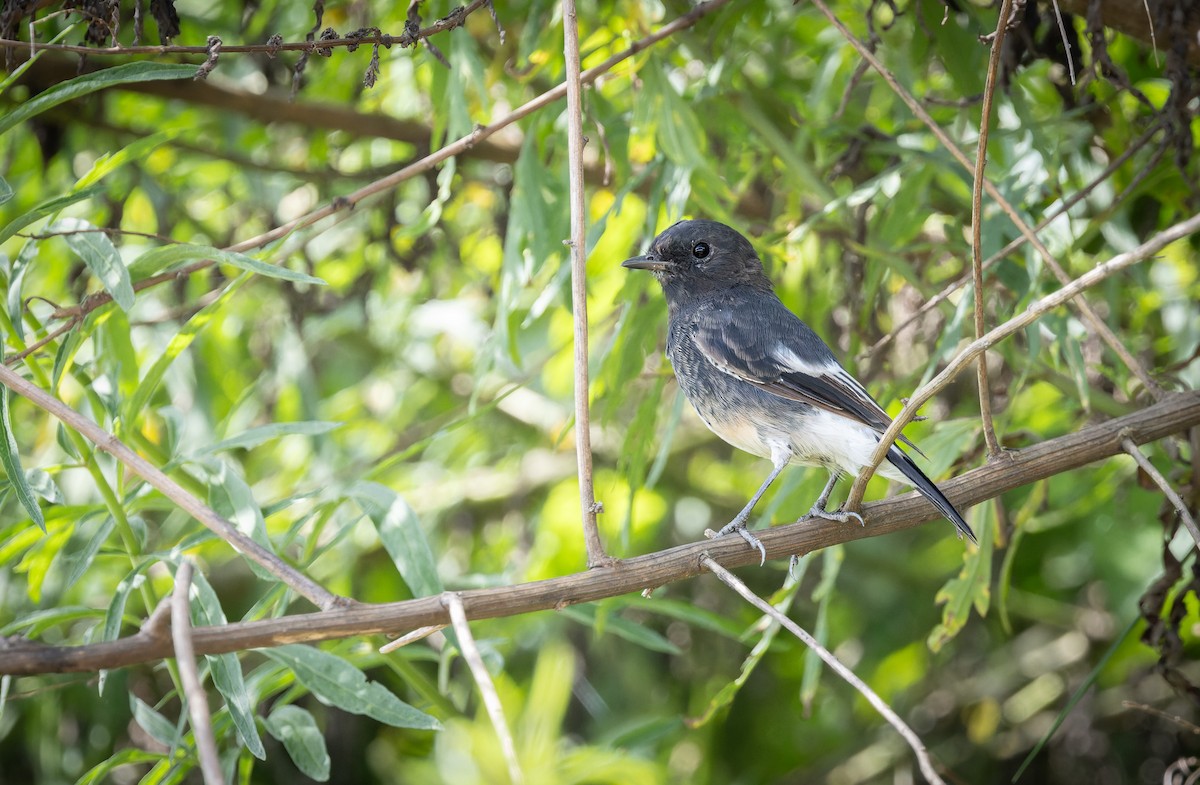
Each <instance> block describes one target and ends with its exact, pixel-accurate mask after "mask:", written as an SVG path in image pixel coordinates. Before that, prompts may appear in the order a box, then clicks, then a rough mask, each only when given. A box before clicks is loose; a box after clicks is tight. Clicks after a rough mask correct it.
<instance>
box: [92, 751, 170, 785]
mask: <svg viewBox="0 0 1200 785" xmlns="http://www.w3.org/2000/svg"><path fill="white" fill-rule="evenodd" d="M164 757H165V756H164V755H163V754H162V753H159V752H146V751H145V750H139V749H137V748H136V747H126V748H125V749H123V750H121V751H120V752H118V753H116V754H115V755H113V756H112V757H110V758H109V759H108V760H105V761H102V762H101V763H98V764H96V765H95V766H94V767H92V769H91V770H89V771H88V773H87V774H84V775H83V776H82V777H80V778H79V779H78V780H77V781H76V782H75V785H98V783H101V782H108V781H109V780H110V777H109V775H110V774H111V773H112V771H113V770H114V769H119V768H121V767H122V766H130V765H133V764H136V763H156V762H158V761H161V760H162V759H163V758H164Z"/></svg>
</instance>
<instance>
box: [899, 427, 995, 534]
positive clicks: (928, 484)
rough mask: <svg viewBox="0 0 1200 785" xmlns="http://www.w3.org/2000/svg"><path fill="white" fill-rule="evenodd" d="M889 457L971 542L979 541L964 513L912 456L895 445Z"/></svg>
mask: <svg viewBox="0 0 1200 785" xmlns="http://www.w3.org/2000/svg"><path fill="white" fill-rule="evenodd" d="M887 459H888V462H889V463H891V464H892V465H893V466H895V467H896V468H897V469H899V470H900V473H901V474H903V475H904V476H905V477H907V478H908V481H909V482H911V483H912V484H913V485H914V486H915V487H916V489H917V490H918V491H920V492H921V495H922V496H924V497H925V498H926V499H929V501H930V502H932V503H933V506H934V507H937V508H938V512H940V513H941V514H942V515H944V516H946V518H948V519H949V520H950V522H951V523H953V524H954V525H955V526H957V527H958V530H959V531H960V532H962V533H963V534H965V535H967V538H968V539H970V540H971V542H974V543H978V542H979V540H977V539H976V538H975V532H973V531H971V527H970V526H968V525H967V522H966V521H965V520H963V517H962V515H960V514H959V513H958V510H956V509H954V505H953V504H951V503H950V500H949V499H947V498H946V494H944V493H942V491H941V489H940V488H938V487H937V485H935V484H934V482H933V480H931V479H929V478H928V477H926V476H925V473H924V472H923V471H921V469H920V468H919V467H918V466H917V464H915V463H913V459H912V458H909V457H908V456H907V455H906V454H905V453H904V452H903V451H902V450H901V449H900V448H899V447H895V446H893V447H892V449H890V450H888V456H887Z"/></svg>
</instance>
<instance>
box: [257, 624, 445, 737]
mask: <svg viewBox="0 0 1200 785" xmlns="http://www.w3.org/2000/svg"><path fill="white" fill-rule="evenodd" d="M259 651H261V652H262V654H264V655H266V656H267V657H270V658H271V659H272V660H275V661H276V662H278V663H279V664H281V665H285V666H287V667H288V668H291V670H292V672H293V673H295V674H296V678H297V679H298V680H299V681H300V683H301V684H303V685H304V686H305V687H307V688H308V690H309V691H310V692H312V694H313V695H315V696H316V697H317V700H319V701H321V702H322V703H324V704H326V705H329V706H337V707H338V708H339V709H342V710H343V711H348V712H350V713H351V714H364V715H366V716H368V717H371V718H373V719H376V720H378V721H379V722H383V723H387V724H388V725H394V726H395V727H397V728H417V729H421V730H440V729H441V727H442V724H441V723H440V722H438V721H437V719H436V718H434V717H431V716H429V715H428V714H426V713H425V712H423V711H419V710H418V709H415V708H413V707H412V706H410V705H408V704H407V703H405V702H404V701H402V700H400V699H399V698H397V697H396V696H395V695H393V694H392V693H391V692H389V691H388V690H387V688H386V687H384V686H383V685H382V684H380V683H379V682H375V681H367V676H366V674H365V673H363V672H362V671H361V670H359V669H358V668H356V667H354V666H353V665H351V664H350V663H349V662H347V661H346V660H344V659H342V658H341V657H338V656H335V655H333V654H329V653H328V652H324V651H321V650H320V649H314V648H313V647H311V646H302V645H300V644H289V645H286V646H279V647H277V648H273V649H260V650H259Z"/></svg>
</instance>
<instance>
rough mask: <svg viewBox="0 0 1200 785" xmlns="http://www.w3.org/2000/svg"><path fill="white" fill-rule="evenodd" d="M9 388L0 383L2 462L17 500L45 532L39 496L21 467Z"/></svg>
mask: <svg viewBox="0 0 1200 785" xmlns="http://www.w3.org/2000/svg"><path fill="white" fill-rule="evenodd" d="M9 395H10V393H9V391H8V388H7V387H4V386H2V385H0V463H2V464H4V472H5V473H6V474H7V475H8V481H9V483H10V484H11V485H12V488H13V490H14V491H15V492H16V494H17V500H18V501H19V502H21V506H22V507H24V508H25V511H26V512H27V513H29V517H30V518H32V519H33V522H34V523H36V524H37V525H38V528H40V529H41V530H42V531H43V532H44V531H46V519H45V517H43V516H42V508H41V507H40V506H38V501H37V497H36V496H35V495H34V493H33V489H32V488H30V487H29V480H28V479H26V477H25V470H24V469H22V468H21V455H20V453H19V452H17V439H16V437H15V436H14V435H13V429H12V416H11V415H10V414H9V408H8V396H9Z"/></svg>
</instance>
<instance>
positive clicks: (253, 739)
mask: <svg viewBox="0 0 1200 785" xmlns="http://www.w3.org/2000/svg"><path fill="white" fill-rule="evenodd" d="M191 594H192V597H193V601H192V603H191V610H192V623H193V624H195V625H197V626H206V627H218V626H220V625H223V624H225V622H226V619H225V611H223V610H222V609H221V601H220V600H219V599H217V593H216V592H215V591H213V588H212V585H211V584H210V583H209V582H208V579H207V578H205V577H204V574H203V573H201V572H199V571H196V572H195V573H194V574H193V576H192V590H191ZM204 658H205V659H206V660H208V667H209V670H210V671H211V672H212V680H213V685H214V686H215V687H216V688H217V691H218V692H220V693H221V697H223V698H224V699H225V706H226V707H227V708H228V709H229V716H230V717H231V718H232V719H233V727H234V728H235V729H236V730H237V735H238V738H240V739H241V740H242V744H245V745H246V749H248V750H250V753H251V754H252V755H254V757H256V758H258V759H259V760H266V759H267V752H266V750H264V749H263V743H262V738H261V737H260V736H259V735H258V726H257V725H256V724H255V722H254V704H255V703H257V699H256V698H255V696H253V695H251V694H250V691H249V690H248V689H246V680H245V678H243V676H242V666H241V663H239V662H238V658H237V655H236V654H234V653H232V652H229V653H226V654H217V655H212V654H206V655H204Z"/></svg>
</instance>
